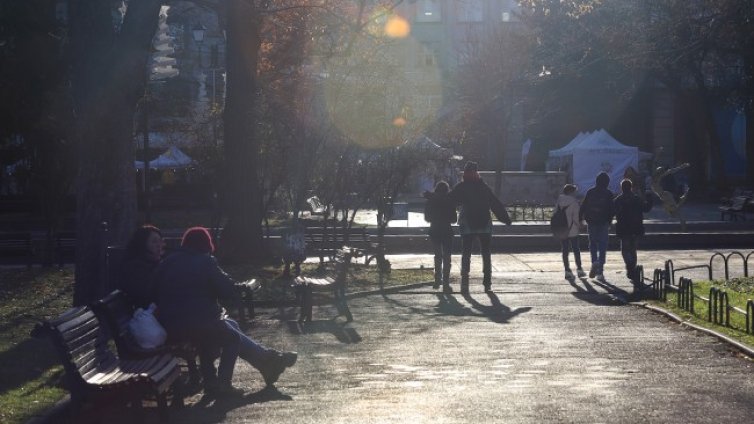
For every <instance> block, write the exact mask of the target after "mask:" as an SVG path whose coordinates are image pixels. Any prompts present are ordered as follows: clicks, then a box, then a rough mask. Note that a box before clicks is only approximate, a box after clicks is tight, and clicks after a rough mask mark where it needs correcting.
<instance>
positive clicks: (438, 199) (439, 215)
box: [424, 193, 458, 239]
mask: <svg viewBox="0 0 754 424" xmlns="http://www.w3.org/2000/svg"><path fill="white" fill-rule="evenodd" d="M424 220H425V221H427V222H429V237H430V238H432V239H437V238H446V237H453V228H452V227H451V226H450V224H452V223H454V222H456V221H458V215H457V214H456V205H455V204H454V203H453V201H452V200H451V199H450V196H448V195H447V194H440V193H435V194H434V196H432V197H430V198H429V199H427V203H426V204H425V205H424Z"/></svg>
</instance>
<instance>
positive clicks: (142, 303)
mask: <svg viewBox="0 0 754 424" xmlns="http://www.w3.org/2000/svg"><path fill="white" fill-rule="evenodd" d="M164 249H165V243H164V241H163V240H162V233H161V232H160V229H159V228H157V227H155V226H152V225H144V226H142V227H141V228H138V229H137V230H136V231H134V233H133V235H132V236H131V239H130V240H129V241H128V244H127V245H126V251H125V253H124V256H123V260H122V262H121V264H120V268H119V269H120V273H119V279H118V283H117V287H118V288H119V289H120V290H121V291H122V292H124V293H125V294H126V295H127V296H128V297H129V299H130V300H131V301H132V302H133V303H134V305H135V306H136V307H137V308H144V309H146V308H147V307H148V306H149V304H150V303H152V301H153V300H154V299H153V298H152V288H151V286H150V279H151V276H152V272H153V271H154V269H155V268H157V265H158V264H159V263H160V259H161V258H162V255H163V253H164V251H165V250H164Z"/></svg>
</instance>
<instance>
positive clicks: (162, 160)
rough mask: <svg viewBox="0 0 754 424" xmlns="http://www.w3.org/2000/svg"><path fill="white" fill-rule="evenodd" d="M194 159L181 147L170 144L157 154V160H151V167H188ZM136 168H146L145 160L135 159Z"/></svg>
mask: <svg viewBox="0 0 754 424" xmlns="http://www.w3.org/2000/svg"><path fill="white" fill-rule="evenodd" d="M193 163H194V160H193V159H191V157H189V156H188V155H187V154H185V153H183V152H182V151H181V149H179V148H177V147H175V146H170V148H169V149H168V150H166V151H165V153H163V154H161V155H160V156H157V158H156V159H155V160H151V161H149V168H150V169H171V168H186V167H188V166H191V165H192V164H193ZM134 166H136V169H144V162H143V161H140V160H137V161H134Z"/></svg>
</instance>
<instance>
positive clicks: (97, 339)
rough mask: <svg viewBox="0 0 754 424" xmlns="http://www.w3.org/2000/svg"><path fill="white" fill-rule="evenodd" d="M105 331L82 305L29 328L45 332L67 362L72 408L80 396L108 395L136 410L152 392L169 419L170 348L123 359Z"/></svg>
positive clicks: (173, 365) (173, 375)
mask: <svg viewBox="0 0 754 424" xmlns="http://www.w3.org/2000/svg"><path fill="white" fill-rule="evenodd" d="M105 334H106V333H105V331H104V329H103V328H102V327H101V326H100V322H99V319H98V318H97V316H96V315H95V314H94V312H92V310H91V309H90V308H89V307H86V306H79V307H74V308H71V309H69V310H67V311H66V312H64V313H63V314H62V315H60V316H59V317H58V318H56V319H53V320H51V321H45V322H42V323H40V324H38V325H37V327H36V328H35V329H34V331H33V332H32V336H35V337H40V336H47V337H49V338H50V339H51V340H52V342H53V344H54V345H55V349H56V350H57V353H58V356H59V357H60V360H61V362H62V363H63V367H64V368H65V381H66V386H67V388H68V390H69V391H70V392H71V402H72V406H73V408H74V413H75V412H76V411H77V410H78V409H79V408H80V407H81V405H82V404H83V402H85V401H92V402H93V401H97V400H105V399H107V398H108V395H109V397H110V398H114V399H122V400H124V401H127V402H128V401H130V402H131V404H132V406H134V407H135V409H136V410H137V411H140V410H141V401H142V399H145V398H155V399H156V400H157V405H158V407H159V414H160V418H161V420H162V421H167V419H168V408H167V394H168V392H169V390H170V389H171V386H172V385H173V382H174V381H175V380H176V379H177V378H178V377H179V375H180V368H179V367H178V362H177V361H176V359H175V358H174V357H173V356H172V355H169V354H161V355H155V356H150V357H148V358H144V359H138V360H129V359H121V358H120V357H119V356H118V355H116V354H115V353H113V352H112V350H111V349H110V347H109V346H108V341H109V338H108V337H106V336H105ZM74 421H75V417H74ZM139 421H141V420H139Z"/></svg>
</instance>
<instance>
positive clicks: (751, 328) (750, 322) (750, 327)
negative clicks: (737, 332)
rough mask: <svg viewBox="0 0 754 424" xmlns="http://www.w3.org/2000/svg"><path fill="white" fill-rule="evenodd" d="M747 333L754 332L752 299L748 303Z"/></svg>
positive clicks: (753, 304) (753, 301) (753, 303)
mask: <svg viewBox="0 0 754 424" xmlns="http://www.w3.org/2000/svg"><path fill="white" fill-rule="evenodd" d="M746 332H747V333H749V334H751V333H752V332H754V300H751V299H749V300H748V301H747V302H746Z"/></svg>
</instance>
